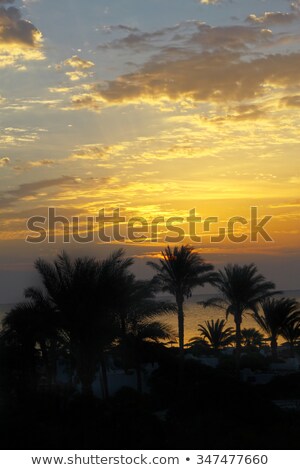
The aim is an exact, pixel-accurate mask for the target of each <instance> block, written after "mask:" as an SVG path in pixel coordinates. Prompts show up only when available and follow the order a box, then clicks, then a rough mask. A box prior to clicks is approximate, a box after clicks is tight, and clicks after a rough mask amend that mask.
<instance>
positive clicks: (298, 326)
mask: <svg viewBox="0 0 300 470" xmlns="http://www.w3.org/2000/svg"><path fill="white" fill-rule="evenodd" d="M299 313H300V312H299ZM281 336H282V337H283V338H284V339H285V340H286V341H287V342H288V343H289V345H290V349H291V356H292V357H295V346H297V344H299V340H300V321H295V322H290V323H288V324H286V325H285V326H284V327H283V328H282V330H281Z"/></svg>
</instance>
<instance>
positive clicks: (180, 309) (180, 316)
mask: <svg viewBox="0 0 300 470" xmlns="http://www.w3.org/2000/svg"><path fill="white" fill-rule="evenodd" d="M176 302H177V310H178V339H179V356H180V360H182V361H183V358H184V312H183V299H182V297H177V298H176Z"/></svg>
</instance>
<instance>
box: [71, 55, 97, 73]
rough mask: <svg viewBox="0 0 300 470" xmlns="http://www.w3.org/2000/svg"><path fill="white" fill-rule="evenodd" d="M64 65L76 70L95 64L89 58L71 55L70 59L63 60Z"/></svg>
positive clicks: (88, 67)
mask: <svg viewBox="0 0 300 470" xmlns="http://www.w3.org/2000/svg"><path fill="white" fill-rule="evenodd" d="M64 65H65V66H67V67H72V68H73V69H77V70H86V69H90V68H92V67H94V66H95V64H94V62H92V61H91V60H84V59H81V58H80V57H78V56H77V55H73V56H72V57H71V58H70V59H67V60H65V61H64Z"/></svg>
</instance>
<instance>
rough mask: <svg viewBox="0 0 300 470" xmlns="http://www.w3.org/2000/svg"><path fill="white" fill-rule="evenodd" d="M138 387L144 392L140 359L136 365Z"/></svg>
mask: <svg viewBox="0 0 300 470" xmlns="http://www.w3.org/2000/svg"><path fill="white" fill-rule="evenodd" d="M136 389H137V391H138V392H139V393H143V381H142V368H141V364H140V361H138V362H137V365H136Z"/></svg>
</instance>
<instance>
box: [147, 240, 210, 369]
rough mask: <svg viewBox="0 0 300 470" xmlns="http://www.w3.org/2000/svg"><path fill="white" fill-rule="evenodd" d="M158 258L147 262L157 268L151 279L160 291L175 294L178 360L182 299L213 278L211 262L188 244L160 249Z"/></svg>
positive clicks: (182, 336)
mask: <svg viewBox="0 0 300 470" xmlns="http://www.w3.org/2000/svg"><path fill="white" fill-rule="evenodd" d="M161 255H162V259H160V260H159V262H158V263H155V262H153V261H149V262H148V263H147V264H148V265H149V266H151V267H152V268H153V269H155V271H156V272H157V274H156V276H155V277H154V280H155V282H157V285H158V287H159V289H160V290H161V291H162V292H169V293H170V294H172V295H173V296H174V297H175V300H176V304H177V315H178V337H179V353H180V359H181V362H182V361H183V358H184V310H183V305H184V301H185V299H187V298H189V297H191V295H192V290H193V289H194V288H195V287H197V286H203V285H204V284H205V283H208V282H211V281H212V280H213V279H214V273H212V270H213V266H212V265H211V264H208V263H205V262H204V260H203V259H202V257H201V256H200V255H199V253H197V252H196V251H195V250H194V248H193V247H192V246H189V245H182V246H181V247H177V246H175V247H174V248H173V249H172V248H171V247H170V246H168V247H167V248H166V249H165V250H163V251H162V252H161Z"/></svg>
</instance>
